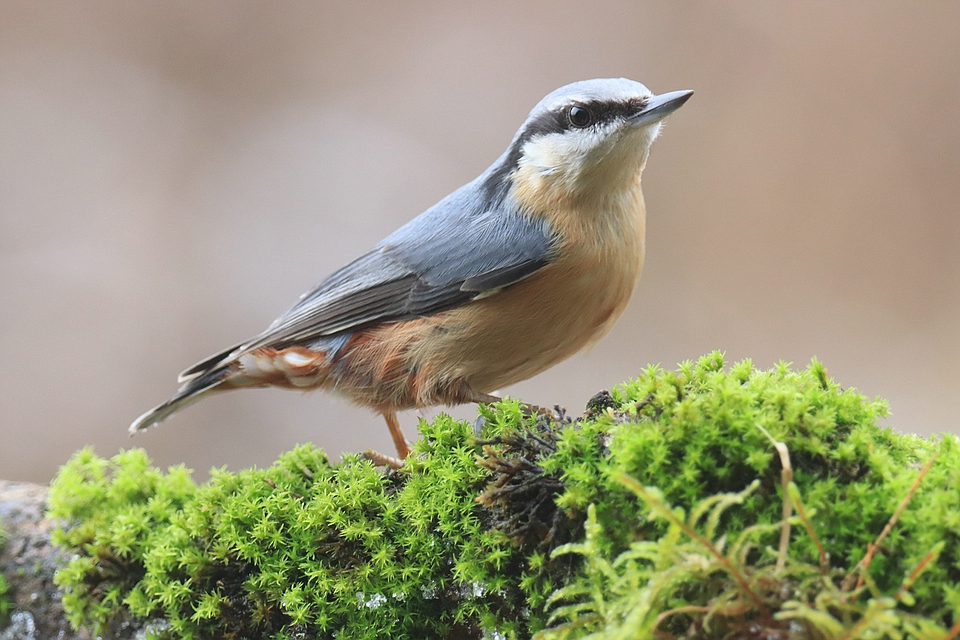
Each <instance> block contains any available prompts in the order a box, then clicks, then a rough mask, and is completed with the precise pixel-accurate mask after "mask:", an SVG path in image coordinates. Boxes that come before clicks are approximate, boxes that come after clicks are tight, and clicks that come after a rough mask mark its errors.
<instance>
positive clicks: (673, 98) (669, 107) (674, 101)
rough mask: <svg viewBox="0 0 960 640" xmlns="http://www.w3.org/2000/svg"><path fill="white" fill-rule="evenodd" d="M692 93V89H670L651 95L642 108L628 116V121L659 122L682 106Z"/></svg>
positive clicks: (636, 122) (637, 123)
mask: <svg viewBox="0 0 960 640" xmlns="http://www.w3.org/2000/svg"><path fill="white" fill-rule="evenodd" d="M692 95H693V91H692V90H690V89H687V90H686V91H671V92H670V93H662V94H660V95H659V96H651V97H650V98H648V99H647V103H646V104H645V105H643V109H641V110H640V111H638V112H637V113H635V114H634V115H632V116H631V117H630V122H631V123H632V124H636V125H644V124H653V123H654V122H660V121H661V120H663V119H664V118H666V117H667V116H668V115H670V114H671V113H673V112H674V111H676V110H677V109H679V108H680V107H682V106H683V104H684V103H685V102H686V101H687V100H689V99H690V96H692Z"/></svg>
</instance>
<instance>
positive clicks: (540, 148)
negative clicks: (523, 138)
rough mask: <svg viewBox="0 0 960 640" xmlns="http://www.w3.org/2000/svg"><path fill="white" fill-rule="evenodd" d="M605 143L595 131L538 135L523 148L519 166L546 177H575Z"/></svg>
mask: <svg viewBox="0 0 960 640" xmlns="http://www.w3.org/2000/svg"><path fill="white" fill-rule="evenodd" d="M602 142H603V136H602V135H600V134H598V133H597V132H595V131H593V130H586V131H581V132H576V133H573V132H566V133H562V134H561V133H551V134H548V135H545V136H539V137H537V138H534V139H533V140H530V141H529V142H527V143H526V144H525V145H524V146H523V155H522V156H521V159H520V166H521V167H529V168H530V169H533V170H535V171H536V173H538V174H540V175H543V176H555V177H558V178H560V179H564V178H567V177H570V178H573V177H575V176H576V175H578V174H579V173H580V172H581V170H582V169H583V167H584V166H585V165H586V163H587V162H588V161H589V159H590V155H591V152H592V151H594V150H595V149H596V148H597V146H598V145H600V144H601V143H602Z"/></svg>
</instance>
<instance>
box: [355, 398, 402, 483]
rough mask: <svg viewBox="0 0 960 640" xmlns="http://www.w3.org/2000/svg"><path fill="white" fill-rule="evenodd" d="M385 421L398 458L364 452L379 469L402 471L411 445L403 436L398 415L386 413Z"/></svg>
mask: <svg viewBox="0 0 960 640" xmlns="http://www.w3.org/2000/svg"><path fill="white" fill-rule="evenodd" d="M383 419H384V420H386V421H387V428H388V429H389V430H390V437H391V438H393V446H395V447H396V448H397V457H396V458H394V457H393V456H388V455H384V454H382V453H380V452H379V451H373V450H372V449H368V450H367V451H364V452H363V455H364V456H366V458H367V459H368V460H370V461H371V462H373V464H375V465H376V466H378V467H390V468H391V469H400V468H402V467H403V460H404V458H406V457H407V456H408V455H410V443H409V442H407V439H406V438H405V437H404V436H403V430H402V429H400V421H399V420H398V419H397V414H396V413H395V412H393V411H389V412H384V414H383Z"/></svg>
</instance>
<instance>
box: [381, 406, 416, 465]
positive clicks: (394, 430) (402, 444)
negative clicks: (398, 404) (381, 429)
mask: <svg viewBox="0 0 960 640" xmlns="http://www.w3.org/2000/svg"><path fill="white" fill-rule="evenodd" d="M383 419H384V420H386V421H387V429H389V430H390V437H391V438H393V446H394V447H396V448H397V457H398V458H400V459H401V460H403V459H404V458H406V457H407V456H408V455H410V443H409V442H407V439H406V438H405V437H404V436H403V430H402V429H401V428H400V420H398V419H397V413H396V412H395V411H385V412H384V413H383Z"/></svg>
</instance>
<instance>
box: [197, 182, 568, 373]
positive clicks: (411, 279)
mask: <svg viewBox="0 0 960 640" xmlns="http://www.w3.org/2000/svg"><path fill="white" fill-rule="evenodd" d="M483 177H484V176H481V177H480V178H478V181H479V180H482V179H483ZM475 187H476V182H474V183H471V184H468V185H466V186H465V187H463V188H461V189H459V190H458V191H455V192H454V193H452V194H450V195H449V196H447V197H446V198H444V199H443V200H441V201H440V202H439V203H437V204H436V205H434V206H433V207H431V208H430V209H428V210H427V211H425V212H424V213H423V214H421V215H420V216H418V217H417V218H415V219H413V220H411V221H410V222H409V223H407V224H406V225H404V226H403V227H401V228H400V229H398V230H397V231H396V232H394V233H393V234H391V235H390V236H388V237H387V238H386V239H385V240H384V241H383V242H381V243H380V244H378V245H377V246H376V247H374V248H373V249H372V250H371V251H369V252H367V253H366V254H364V255H362V256H361V257H360V258H358V259H357V260H354V261H353V262H351V263H350V264H348V265H347V266H345V267H344V268H342V269H340V270H339V271H337V272H335V273H334V274H332V275H331V276H330V277H328V278H327V279H326V280H324V281H323V282H322V283H320V285H318V286H317V287H316V288H314V289H313V290H312V291H309V292H308V293H306V294H304V295H303V296H302V297H301V299H300V301H299V302H298V303H297V304H296V305H294V306H293V307H292V308H291V309H290V310H289V311H287V312H286V313H285V314H283V315H282V316H280V317H279V318H277V320H276V321H274V323H273V324H272V325H271V326H270V327H269V328H268V329H267V330H266V331H264V332H263V333H262V334H260V335H259V336H257V337H256V338H254V339H253V340H251V341H249V342H246V343H244V344H242V345H238V346H237V347H236V348H234V349H232V350H230V351H227V352H223V353H222V354H218V356H219V357H218V356H214V357H213V358H208V359H207V360H205V361H204V362H202V363H200V364H198V365H196V366H194V367H192V368H190V369H188V370H186V371H184V372H183V373H182V374H181V380H189V379H191V378H193V377H195V376H197V375H199V374H201V373H203V372H204V371H208V370H210V369H211V368H213V367H217V366H223V365H224V364H226V363H227V362H230V361H232V360H234V359H235V358H237V357H239V356H240V355H242V354H243V353H247V352H249V351H251V350H253V349H257V348H259V347H264V346H273V347H277V348H283V347H285V346H290V345H292V344H296V343H303V342H308V341H310V340H314V339H317V338H321V337H324V336H329V335H333V334H336V333H339V332H342V331H348V330H351V329H357V328H360V327H363V326H368V325H370V324H374V323H380V322H396V321H399V320H406V319H410V318H414V317H418V316H426V315H431V314H433V313H437V312H439V311H443V310H445V309H450V308H452V307H455V306H458V305H460V304H463V303H465V302H468V301H470V300H472V299H474V298H477V297H481V296H483V295H490V294H491V293H494V292H496V291H497V290H499V289H502V288H504V287H506V286H509V285H511V284H513V283H515V282H518V281H519V280H522V279H523V278H526V277H528V276H530V275H531V274H533V273H534V272H536V271H538V270H539V269H541V268H543V267H544V266H546V265H547V264H549V263H550V261H551V259H552V247H553V243H554V237H553V234H552V232H551V230H550V229H549V227H548V225H547V223H546V221H544V220H542V219H534V218H531V217H530V216H527V215H525V214H524V213H522V212H520V211H518V210H516V209H512V208H509V207H507V206H505V205H503V204H491V203H490V202H489V201H487V202H484V201H482V200H479V199H478V198H477V197H476V196H475V194H477V193H478V192H479V190H478V189H477V188H475Z"/></svg>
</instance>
